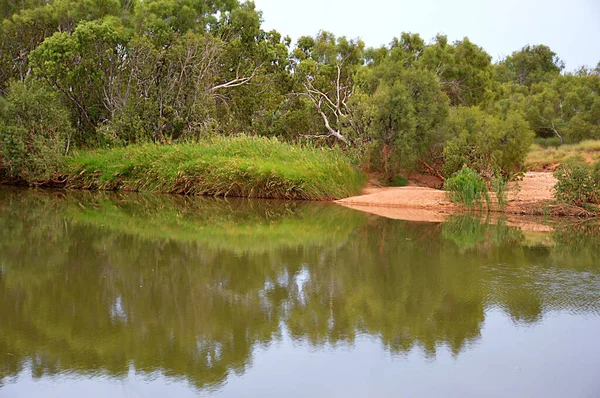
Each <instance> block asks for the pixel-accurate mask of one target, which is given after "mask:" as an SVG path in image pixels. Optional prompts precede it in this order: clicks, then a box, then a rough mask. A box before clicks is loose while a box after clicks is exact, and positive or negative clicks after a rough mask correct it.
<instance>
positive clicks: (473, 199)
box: [444, 166, 488, 208]
mask: <svg viewBox="0 0 600 398" xmlns="http://www.w3.org/2000/svg"><path fill="white" fill-rule="evenodd" d="M444 190H445V191H447V192H448V196H449V198H450V200H451V201H453V202H455V203H461V204H463V205H465V206H466V207H468V208H472V207H474V206H476V205H479V206H480V205H482V202H483V199H486V201H488V194H487V192H488V190H487V185H486V183H485V181H484V180H483V178H482V177H481V176H480V175H479V174H478V173H477V172H476V171H475V170H473V169H470V168H468V167H466V166H463V168H462V169H460V170H459V171H458V172H456V173H455V174H454V175H453V176H452V177H450V178H448V179H447V180H446V181H445V182H444Z"/></svg>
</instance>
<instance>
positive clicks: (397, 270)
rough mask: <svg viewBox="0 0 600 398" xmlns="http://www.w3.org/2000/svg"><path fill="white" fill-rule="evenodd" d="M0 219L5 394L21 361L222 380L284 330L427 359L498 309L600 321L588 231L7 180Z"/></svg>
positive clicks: (202, 384) (599, 248)
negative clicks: (366, 339) (10, 185)
mask: <svg viewBox="0 0 600 398" xmlns="http://www.w3.org/2000/svg"><path fill="white" fill-rule="evenodd" d="M0 211H1V213H0V266H1V270H2V271H1V272H0V317H1V325H0V353H6V354H7V355H0V386H1V385H2V383H4V382H5V381H6V380H10V378H11V377H15V376H16V375H18V374H19V373H21V372H23V371H24V369H26V368H28V367H29V368H30V371H31V372H32V374H33V376H34V377H41V376H44V375H55V374H65V373H74V374H79V375H91V374H96V375H98V374H101V375H107V376H111V377H115V378H120V377H125V376H126V375H127V374H128V372H129V371H130V369H131V367H132V366H133V367H134V368H135V369H136V370H137V371H138V372H143V373H146V374H153V373H154V372H161V374H164V375H166V376H167V377H170V378H185V379H186V380H188V381H189V382H191V383H193V384H194V385H195V386H196V387H197V388H216V387H218V386H219V385H221V384H222V383H224V382H225V381H226V379H227V377H228V376H229V375H231V374H232V373H238V374H241V373H243V372H245V371H246V370H247V368H248V367H249V366H251V360H252V353H253V350H255V349H256V348H257V347H261V346H267V345H269V344H270V343H271V342H273V341H277V340H279V339H281V336H282V330H284V329H285V331H286V333H289V336H291V338H292V339H294V340H296V341H301V342H304V343H308V344H310V345H311V346H312V347H314V348H315V349H318V348H319V347H322V346H323V345H329V344H353V342H354V341H355V339H357V336H359V335H364V334H366V335H370V336H376V337H377V338H378V339H379V340H380V342H381V344H383V345H384V347H385V349H386V350H388V351H389V352H392V353H403V352H408V351H409V350H411V349H412V348H413V347H415V346H419V347H422V348H423V350H424V351H425V352H426V353H427V355H429V356H431V357H432V358H434V357H435V355H436V352H437V350H438V349H439V348H440V347H441V346H446V347H448V348H449V349H450V350H451V351H452V352H453V353H454V355H460V353H461V352H463V351H464V350H466V349H467V347H468V346H470V345H472V344H476V343H477V342H478V340H479V338H480V332H481V329H482V325H483V322H484V320H485V319H486V313H487V312H488V311H489V310H490V309H492V308H494V309H499V310H502V311H504V313H505V314H506V315H507V316H509V317H510V318H511V319H512V320H513V321H514V322H517V323H519V324H535V323H536V322H538V321H540V320H541V319H543V318H544V316H545V314H546V313H548V312H549V311H555V310H561V311H567V312H569V313H572V314H600V268H599V267H600V261H599V260H600V258H599V257H600V243H599V242H600V239H598V237H599V229H598V224H589V223H587V224H586V223H574V224H573V225H570V226H567V227H561V228H558V229H557V231H556V232H555V233H554V234H553V236H552V238H551V239H550V241H548V237H547V236H546V235H544V236H540V239H536V237H535V236H525V235H526V234H527V233H526V232H523V231H521V230H519V229H516V228H512V227H508V226H506V225H505V224H504V223H502V222H493V223H491V222H482V221H485V220H481V219H477V218H473V217H469V216H455V217H453V218H452V219H451V220H449V221H448V222H446V223H444V224H434V223H414V222H402V221H393V220H387V219H383V218H376V217H370V216H367V215H365V214H362V213H359V212H356V211H353V210H348V209H345V208H341V207H338V206H332V205H324V204H311V203H290V202H272V201H243V200H235V201H232V200H228V201H224V200H216V199H202V198H194V199H189V198H180V197H169V196H141V195H136V196H122V195H104V194H90V193H73V194H68V195H67V194H64V193H61V192H54V193H52V192H50V193H48V192H33V191H11V190H2V191H0ZM529 235H531V234H529ZM524 242H527V243H524Z"/></svg>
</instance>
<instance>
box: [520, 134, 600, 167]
mask: <svg viewBox="0 0 600 398" xmlns="http://www.w3.org/2000/svg"><path fill="white" fill-rule="evenodd" d="M571 158H582V159H583V160H584V161H586V162H588V163H594V162H598V161H600V140H588V141H582V142H580V143H578V144H573V145H561V146H559V147H548V148H543V147H541V146H540V145H536V144H534V145H532V146H531V150H530V152H529V154H528V155H527V159H526V160H525V167H526V168H527V169H528V170H531V171H541V170H548V169H554V168H555V166H556V165H557V164H560V163H563V162H564V161H566V160H568V159H571Z"/></svg>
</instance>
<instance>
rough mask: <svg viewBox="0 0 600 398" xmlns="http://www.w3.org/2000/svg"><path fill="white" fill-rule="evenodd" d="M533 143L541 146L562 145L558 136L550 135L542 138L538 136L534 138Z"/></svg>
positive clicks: (552, 146) (555, 146)
mask: <svg viewBox="0 0 600 398" xmlns="http://www.w3.org/2000/svg"><path fill="white" fill-rule="evenodd" d="M533 143H534V144H535V145H537V146H539V147H541V148H558V147H559V146H561V145H562V143H561V142H560V138H558V137H550V138H541V137H536V138H534V139H533Z"/></svg>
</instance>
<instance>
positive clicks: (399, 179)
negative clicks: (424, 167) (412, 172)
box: [387, 175, 408, 187]
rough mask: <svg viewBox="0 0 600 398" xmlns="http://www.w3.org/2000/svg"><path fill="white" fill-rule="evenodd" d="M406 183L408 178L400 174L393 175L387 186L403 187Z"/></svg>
mask: <svg viewBox="0 0 600 398" xmlns="http://www.w3.org/2000/svg"><path fill="white" fill-rule="evenodd" d="M407 185H408V180H407V179H406V177H404V176H401V175H396V176H394V177H393V178H392V179H391V180H390V181H389V182H388V183H387V186H388V187H405V186H407Z"/></svg>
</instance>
